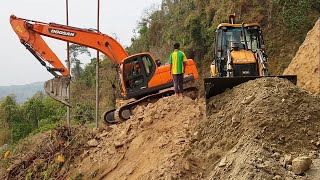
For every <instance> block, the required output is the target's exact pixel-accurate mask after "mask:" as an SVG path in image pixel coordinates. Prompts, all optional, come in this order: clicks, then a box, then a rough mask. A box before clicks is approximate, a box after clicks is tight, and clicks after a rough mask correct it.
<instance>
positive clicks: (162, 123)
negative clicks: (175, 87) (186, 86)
mask: <svg viewBox="0 0 320 180" xmlns="http://www.w3.org/2000/svg"><path fill="white" fill-rule="evenodd" d="M204 111H205V108H204V102H203V101H200V102H199V101H198V100H192V99H190V98H189V97H183V98H182V97H175V96H171V97H165V98H162V99H160V100H158V101H157V102H155V103H152V104H151V103H150V104H148V105H145V106H138V107H137V108H136V109H135V110H134V116H133V117H132V118H131V119H130V120H128V121H127V122H124V123H122V124H120V125H118V126H111V127H109V128H107V129H105V130H104V132H102V133H100V134H98V135H97V136H96V137H95V139H94V141H95V140H96V141H97V142H98V144H97V146H96V147H93V148H91V149H90V150H89V151H86V152H85V153H84V154H83V155H81V157H82V158H81V159H80V160H79V163H76V164H75V165H74V168H73V171H72V172H70V176H71V177H73V178H76V177H78V178H79V177H82V178H83V179H161V178H165V179H168V178H172V177H174V178H178V177H180V176H182V175H183V173H185V172H184V171H181V169H183V167H184V166H186V168H187V169H188V164H187V163H188V162H187V161H184V163H185V164H183V163H182V162H181V160H182V161H183V158H182V157H183V155H184V153H185V152H186V149H187V148H188V147H189V146H190V143H191V141H192V138H193V134H194V131H195V130H194V129H195V127H196V126H197V125H198V123H199V122H200V121H199V119H201V118H202V115H203V114H204ZM181 158H182V159H181Z"/></svg>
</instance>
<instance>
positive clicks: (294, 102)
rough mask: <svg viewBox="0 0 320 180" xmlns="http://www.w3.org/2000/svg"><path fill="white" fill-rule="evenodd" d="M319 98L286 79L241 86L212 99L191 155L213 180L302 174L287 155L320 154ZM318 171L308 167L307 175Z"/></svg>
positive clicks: (196, 165)
mask: <svg viewBox="0 0 320 180" xmlns="http://www.w3.org/2000/svg"><path fill="white" fill-rule="evenodd" d="M319 102H320V97H319V96H313V95H310V94H308V93H307V92H305V91H303V90H300V89H299V88H297V87H296V86H294V85H293V84H291V83H290V82H289V81H287V80H285V79H278V78H260V79H257V80H254V81H249V82H247V83H245V84H241V85H239V86H238V87H236V88H234V89H232V90H229V91H227V92H225V93H223V94H220V95H218V96H216V97H213V98H212V99H211V101H210V103H209V104H208V110H209V112H208V114H209V116H208V118H207V119H206V120H205V121H203V122H202V123H201V125H200V128H199V132H200V139H199V141H197V142H195V143H194V144H193V147H192V148H191V150H190V152H191V154H190V156H189V158H190V159H192V161H193V162H194V165H195V167H202V166H204V167H205V168H204V169H203V170H202V172H203V173H204V177H207V178H210V179H239V177H241V179H272V178H273V177H274V176H276V175H279V176H281V177H282V178H284V177H288V178H290V177H292V178H293V177H294V178H299V177H297V176H295V175H294V174H293V173H292V171H291V170H292V169H291V168H292V167H291V165H290V163H288V164H285V165H284V162H283V161H284V157H285V155H286V157H287V156H288V157H290V156H291V157H297V156H299V155H301V154H302V155H312V157H314V158H315V157H318V155H319V148H320V131H319V130H320V121H319V120H320V106H319ZM314 162H318V160H315V161H314ZM197 171H198V172H199V169H198V170H197ZM319 171H320V169H318V171H316V173H318V174H316V175H320V174H319ZM316 175H315V174H314V172H313V171H309V172H308V173H307V175H306V177H307V178H309V179H313V178H315V177H317V176H316ZM306 177H303V178H306ZM318 177H319V176H318ZM315 179H316V178H315Z"/></svg>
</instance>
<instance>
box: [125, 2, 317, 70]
mask: <svg viewBox="0 0 320 180" xmlns="http://www.w3.org/2000/svg"><path fill="white" fill-rule="evenodd" d="M232 13H235V14H236V16H237V19H236V21H237V22H238V23H241V22H245V23H253V22H257V23H260V25H261V27H262V30H263V32H264V38H265V41H266V49H267V53H268V56H269V61H270V62H269V63H270V66H271V67H270V68H269V69H270V71H271V73H272V74H281V73H282V72H283V70H284V69H285V68H286V67H287V66H288V64H289V63H290V61H291V60H292V58H293V57H294V55H295V52H296V51H297V49H298V47H299V46H300V44H301V43H302V42H303V40H304V38H305V36H306V34H307V32H308V31H309V30H310V29H311V28H312V27H313V25H314V23H315V22H316V20H317V19H318V18H319V15H320V1H319V0H266V1H260V0H174V1H173V0H163V1H162V5H161V9H160V10H155V11H151V12H148V13H147V15H146V16H145V17H144V18H143V19H142V20H141V21H140V23H139V25H138V28H137V31H136V32H137V34H136V37H134V38H132V46H130V48H129V52H130V53H136V52H140V51H151V52H152V53H153V54H154V55H155V56H157V58H160V59H162V60H164V61H166V59H167V57H168V55H169V53H170V51H171V50H172V44H173V43H174V42H180V43H181V44H182V49H183V50H184V51H185V52H186V53H187V56H188V57H189V58H194V59H195V60H196V61H197V64H198V66H199V67H200V70H201V71H202V72H203V73H204V75H205V76H206V75H208V73H209V71H208V65H209V64H210V62H211V61H212V45H213V40H214V32H215V28H216V27H217V25H218V24H220V23H221V22H227V21H228V15H229V14H232Z"/></svg>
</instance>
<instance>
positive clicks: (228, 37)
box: [211, 23, 267, 77]
mask: <svg viewBox="0 0 320 180" xmlns="http://www.w3.org/2000/svg"><path fill="white" fill-rule="evenodd" d="M259 53H261V54H260V55H262V56H261V58H262V60H261V63H264V64H265V65H266V61H267V57H266V53H265V51H264V41H263V36H262V32H261V30H260V26H259V24H256V23H254V24H227V23H224V24H220V25H219V26H218V28H217V30H216V34H215V43H214V55H213V62H212V65H211V76H212V77H233V76H259V75H261V76H262V75H267V67H261V66H260V67H259V66H258V65H259V64H258V63H257V60H258V58H260V57H258V56H259ZM228 65H229V66H228ZM263 68H265V69H264V71H265V72H263ZM264 73H265V74H264Z"/></svg>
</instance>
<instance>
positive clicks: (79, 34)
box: [10, 15, 198, 124]
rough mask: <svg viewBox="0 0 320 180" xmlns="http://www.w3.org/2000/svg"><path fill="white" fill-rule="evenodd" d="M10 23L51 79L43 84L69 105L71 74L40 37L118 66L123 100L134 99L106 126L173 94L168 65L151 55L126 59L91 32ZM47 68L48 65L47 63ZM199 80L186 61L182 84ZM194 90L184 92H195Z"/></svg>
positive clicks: (106, 115) (113, 114)
mask: <svg viewBox="0 0 320 180" xmlns="http://www.w3.org/2000/svg"><path fill="white" fill-rule="evenodd" d="M10 23H11V26H12V28H13V30H14V31H15V33H16V34H17V35H18V37H19V39H20V42H21V43H22V44H23V45H24V46H25V47H26V48H27V49H28V50H29V51H30V52H31V53H32V54H33V55H34V56H35V57H36V59H37V60H38V61H39V62H40V63H41V64H42V65H43V66H45V67H46V69H47V70H48V71H49V72H50V73H51V74H52V75H53V76H54V79H51V80H49V81H47V82H46V83H45V85H44V89H45V91H46V92H47V93H48V95H49V96H51V97H52V98H54V99H56V100H58V101H60V102H62V103H63V104H65V105H67V106H70V102H69V100H68V96H67V87H68V86H69V83H70V80H71V75H70V72H69V71H68V69H67V68H66V67H65V66H64V65H63V63H62V62H61V61H60V60H59V58H58V57H57V56H56V54H55V53H54V52H53V51H52V50H51V49H50V47H49V46H48V45H47V43H46V42H45V41H44V40H43V38H42V36H46V37H50V38H54V39H58V40H62V41H66V42H71V43H75V44H79V45H82V46H86V47H90V48H93V49H96V50H99V51H100V52H102V53H104V54H105V55H106V56H107V57H108V59H110V60H111V61H112V62H113V63H115V64H116V65H117V72H118V75H119V86H120V88H121V95H122V97H123V98H124V99H130V98H134V100H132V101H130V102H128V103H126V104H124V105H122V106H120V107H118V108H116V109H112V110H110V111H107V112H105V113H104V116H103V118H104V120H105V122H106V123H108V124H114V123H119V122H121V121H125V120H127V119H129V118H130V116H131V114H132V109H133V108H134V107H136V106H137V105H139V104H140V103H142V102H145V101H150V100H153V99H158V98H161V97H162V96H167V95H171V94H173V93H174V92H173V90H171V89H169V88H170V87H172V86H173V81H172V76H171V74H170V66H169V65H161V63H160V61H159V60H155V59H154V58H153V57H152V55H151V54H150V53H147V52H145V53H139V54H134V55H132V56H128V54H127V52H126V51H125V50H124V48H123V47H122V46H121V45H120V44H119V43H118V42H117V41H116V40H115V39H113V38H112V37H110V36H108V35H106V34H102V33H101V32H97V31H96V30H92V29H82V28H77V27H71V26H66V25H62V24H56V23H44V22H39V21H34V20H28V19H23V18H18V17H16V16H14V15H11V16H10ZM48 63H49V64H50V65H49V64H48ZM196 79H198V71H197V68H196V66H195V63H194V61H193V60H192V59H188V60H187V63H186V69H185V74H184V82H190V81H194V80H196ZM196 90H197V89H196V88H195V87H189V88H186V91H196Z"/></svg>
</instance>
